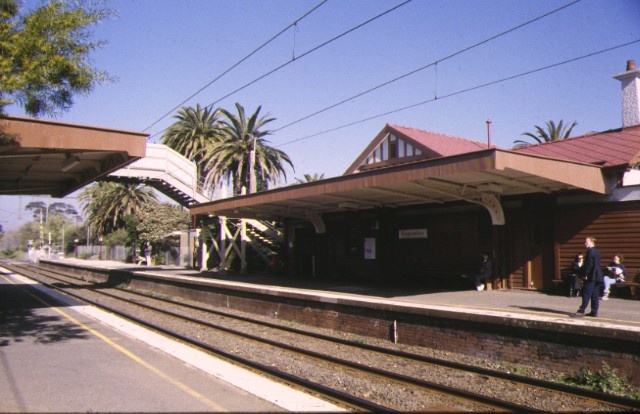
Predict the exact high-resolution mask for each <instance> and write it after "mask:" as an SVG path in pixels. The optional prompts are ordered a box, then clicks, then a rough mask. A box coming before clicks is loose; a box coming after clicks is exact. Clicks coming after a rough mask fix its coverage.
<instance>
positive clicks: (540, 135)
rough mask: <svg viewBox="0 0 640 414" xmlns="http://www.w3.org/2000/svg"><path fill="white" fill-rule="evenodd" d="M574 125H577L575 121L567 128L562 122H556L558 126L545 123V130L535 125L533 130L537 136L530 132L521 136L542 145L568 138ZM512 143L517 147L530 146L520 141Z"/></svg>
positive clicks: (528, 143)
mask: <svg viewBox="0 0 640 414" xmlns="http://www.w3.org/2000/svg"><path fill="white" fill-rule="evenodd" d="M576 125H578V123H577V122H576V121H573V124H571V125H570V126H569V127H568V128H567V127H566V125H563V124H562V120H560V122H558V125H556V124H555V122H553V121H549V122H547V129H546V130H544V129H543V128H542V127H540V126H538V125H536V126H535V129H536V132H537V134H533V133H531V132H524V133H523V134H522V135H525V136H527V137H530V138H533V139H534V140H535V141H536V142H537V143H538V144H542V143H544V142H551V141H560V140H563V139H567V138H569V137H570V136H571V131H572V130H573V128H574V127H575V126H576ZM513 143H514V144H516V146H517V147H518V146H523V145H530V144H531V143H530V142H526V141H521V140H516V141H513Z"/></svg>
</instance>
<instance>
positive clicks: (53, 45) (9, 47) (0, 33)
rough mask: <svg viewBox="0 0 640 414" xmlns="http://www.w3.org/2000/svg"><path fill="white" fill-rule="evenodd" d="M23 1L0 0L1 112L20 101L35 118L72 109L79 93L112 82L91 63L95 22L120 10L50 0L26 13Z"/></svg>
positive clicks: (100, 44) (99, 44) (95, 45)
mask: <svg viewBox="0 0 640 414" xmlns="http://www.w3.org/2000/svg"><path fill="white" fill-rule="evenodd" d="M22 4H23V2H20V1H17V0H2V1H0V56H2V59H0V114H2V113H4V108H5V107H6V106H8V105H11V104H13V103H19V104H20V105H22V106H23V107H24V109H25V111H26V112H27V113H28V114H29V115H32V116H39V115H43V114H48V115H55V114H57V113H59V112H60V111H65V110H68V109H69V108H70V107H71V105H72V104H73V97H74V95H82V94H86V93H88V92H90V91H91V90H92V89H93V87H94V86H95V85H96V84H98V83H101V82H104V81H109V80H111V79H110V78H109V76H108V75H107V73H106V72H102V71H98V70H96V69H95V68H93V67H92V65H91V63H92V62H91V60H90V57H89V54H90V52H92V51H93V50H95V49H99V48H101V47H103V46H104V45H105V42H103V41H96V40H92V39H91V38H92V35H93V33H92V32H91V30H90V28H91V26H94V25H96V24H97V23H99V22H100V21H101V20H104V19H106V18H109V17H111V16H113V15H114V14H115V12H114V11H113V10H110V9H106V8H101V7H100V5H99V4H100V3H97V5H96V4H94V3H92V2H81V1H80V2H75V1H65V0H49V1H48V2H47V3H45V4H42V5H40V6H39V7H37V8H35V9H34V10H32V11H31V12H28V13H23V12H22V10H21V6H22Z"/></svg>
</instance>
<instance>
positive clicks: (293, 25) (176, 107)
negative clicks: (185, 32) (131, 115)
mask: <svg viewBox="0 0 640 414" xmlns="http://www.w3.org/2000/svg"><path fill="white" fill-rule="evenodd" d="M327 1H329V0H322V1H321V2H320V3H318V4H317V5H316V6H315V7H313V8H312V9H310V10H309V11H307V12H306V13H305V14H303V15H302V16H300V17H299V18H297V19H296V20H295V21H293V22H292V23H291V24H289V25H288V26H287V27H285V28H284V29H282V30H280V31H279V32H278V33H277V34H276V35H274V36H272V37H271V38H270V39H269V40H267V41H266V42H264V43H263V44H261V45H260V46H258V47H257V48H255V49H254V50H253V51H252V52H251V53H249V54H248V55H246V56H245V57H243V58H242V59H240V60H239V61H237V62H236V63H234V64H233V65H231V66H230V67H229V68H227V69H226V70H225V71H223V72H222V73H221V74H219V75H218V76H216V77H215V78H214V79H213V80H211V81H210V82H208V83H207V84H206V85H204V86H203V87H201V88H200V89H198V90H197V91H195V92H194V93H192V94H191V95H189V97H187V98H186V99H184V100H183V101H182V102H180V103H179V104H177V105H176V106H174V107H173V108H171V109H170V110H169V111H168V112H167V113H165V114H164V115H162V116H161V117H160V118H158V119H157V120H156V121H154V122H153V123H152V124H151V125H149V126H148V127H146V128H145V129H144V131H147V130H149V129H151V128H152V127H154V126H155V125H156V124H158V122H160V121H162V120H163V119H164V118H166V117H167V116H169V115H171V114H172V113H173V111H175V110H176V109H178V108H180V107H181V106H182V105H184V104H185V103H187V102H188V101H189V100H191V99H193V98H194V97H196V96H197V95H198V94H200V92H202V91H204V90H205V89H207V88H208V87H209V86H211V85H213V84H214V83H215V82H217V81H218V80H219V79H220V78H222V77H223V76H224V75H226V74H227V73H229V72H231V71H232V70H233V69H235V68H237V67H238V66H239V65H240V64H241V63H243V62H244V61H246V60H247V59H249V58H250V57H251V56H253V55H255V54H256V53H258V51H260V50H261V49H262V48H264V47H265V46H267V45H268V44H269V43H271V42H273V41H274V40H276V39H277V38H278V37H280V36H281V35H282V34H284V33H285V32H286V31H287V30H289V29H290V28H292V27H293V28H294V29H296V28H297V27H298V23H299V22H300V21H302V20H303V19H304V18H305V17H307V16H309V15H310V14H311V13H313V12H314V11H316V10H317V9H318V8H320V6H322V5H323V4H325V3H326V2H327Z"/></svg>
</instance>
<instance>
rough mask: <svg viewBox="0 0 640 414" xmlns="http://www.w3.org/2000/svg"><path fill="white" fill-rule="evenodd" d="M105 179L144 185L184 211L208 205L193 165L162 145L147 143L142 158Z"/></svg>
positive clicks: (208, 198) (207, 198)
mask: <svg viewBox="0 0 640 414" xmlns="http://www.w3.org/2000/svg"><path fill="white" fill-rule="evenodd" d="M108 179H109V180H113V181H121V182H136V183H138V182H141V183H144V184H146V185H148V186H151V187H153V188H155V189H156V190H158V191H160V192H161V193H163V194H165V195H166V196H167V197H170V198H171V199H172V200H174V201H175V202H177V203H178V204H180V205H182V206H185V207H190V206H193V205H195V204H198V203H205V202H207V201H211V198H210V197H208V196H206V195H205V194H204V193H203V192H202V185H201V183H199V182H198V174H197V167H196V164H195V163H194V162H192V161H189V160H188V159H186V158H185V157H184V156H182V155H181V154H179V153H178V152H176V151H174V150H173V149H171V148H169V147H168V146H166V145H162V144H151V143H147V150H146V156H145V157H144V158H141V159H139V160H138V161H135V162H133V163H131V164H129V165H128V166H127V167H125V168H121V169H119V170H117V171H115V172H113V173H111V174H109V176H108Z"/></svg>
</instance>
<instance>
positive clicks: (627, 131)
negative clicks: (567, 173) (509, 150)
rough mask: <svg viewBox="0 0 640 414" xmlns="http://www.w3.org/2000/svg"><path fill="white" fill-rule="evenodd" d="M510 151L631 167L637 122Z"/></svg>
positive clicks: (639, 156)
mask: <svg viewBox="0 0 640 414" xmlns="http://www.w3.org/2000/svg"><path fill="white" fill-rule="evenodd" d="M513 151H515V152H519V153H523V154H531V155H539V156H543V157H549V158H557V159H563V160H571V161H577V162H583V163H588V164H600V165H602V166H604V167H615V166H622V165H625V166H626V165H631V166H634V165H636V164H638V163H639V162H640V125H636V126H633V127H628V128H621V129H614V130H609V131H605V132H599V133H595V134H594V133H592V134H587V135H583V136H579V137H574V138H569V139H565V140H561V141H553V142H547V143H543V144H537V145H529V146H526V147H521V148H514V149H513Z"/></svg>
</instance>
